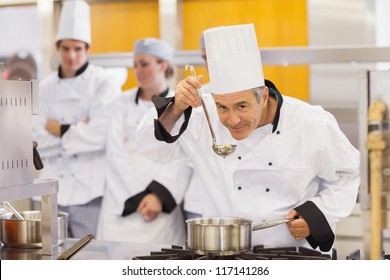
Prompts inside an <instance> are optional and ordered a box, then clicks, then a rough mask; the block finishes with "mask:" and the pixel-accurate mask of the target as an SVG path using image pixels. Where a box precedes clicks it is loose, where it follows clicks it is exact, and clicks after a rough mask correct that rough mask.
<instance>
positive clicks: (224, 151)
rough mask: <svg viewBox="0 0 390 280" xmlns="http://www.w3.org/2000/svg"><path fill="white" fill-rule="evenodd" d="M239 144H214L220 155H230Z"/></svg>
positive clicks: (214, 148) (216, 151)
mask: <svg viewBox="0 0 390 280" xmlns="http://www.w3.org/2000/svg"><path fill="white" fill-rule="evenodd" d="M236 148H237V145H213V150H214V152H215V153H216V154H217V155H219V156H223V157H226V156H229V155H231V154H232V153H234V152H235V151H236Z"/></svg>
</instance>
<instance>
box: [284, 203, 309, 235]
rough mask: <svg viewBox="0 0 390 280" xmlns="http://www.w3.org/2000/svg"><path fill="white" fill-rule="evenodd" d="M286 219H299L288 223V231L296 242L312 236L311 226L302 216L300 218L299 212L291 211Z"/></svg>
mask: <svg viewBox="0 0 390 280" xmlns="http://www.w3.org/2000/svg"><path fill="white" fill-rule="evenodd" d="M284 218H285V219H294V218H297V219H296V220H294V221H291V222H288V223H287V226H288V229H289V230H290V233H291V235H292V236H293V237H294V238H295V240H302V239H305V238H306V237H308V236H309V235H310V229H309V225H308V224H307V223H306V221H305V220H304V219H303V218H302V217H301V216H299V214H298V212H297V211H295V210H291V211H290V212H289V213H288V214H287V215H286V216H285V217H284Z"/></svg>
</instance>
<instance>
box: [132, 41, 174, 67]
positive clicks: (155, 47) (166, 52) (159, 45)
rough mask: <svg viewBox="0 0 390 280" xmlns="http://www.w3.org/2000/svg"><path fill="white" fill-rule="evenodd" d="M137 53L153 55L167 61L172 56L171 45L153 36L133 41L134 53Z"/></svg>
mask: <svg viewBox="0 0 390 280" xmlns="http://www.w3.org/2000/svg"><path fill="white" fill-rule="evenodd" d="M138 53H143V54H149V55H153V56H155V57H158V58H161V59H163V60H167V61H171V60H172V58H173V49H172V47H171V46H170V45H169V44H168V43H166V42H164V41H162V40H159V39H156V38H153V37H149V38H145V39H141V40H138V41H136V42H135V49H134V54H138Z"/></svg>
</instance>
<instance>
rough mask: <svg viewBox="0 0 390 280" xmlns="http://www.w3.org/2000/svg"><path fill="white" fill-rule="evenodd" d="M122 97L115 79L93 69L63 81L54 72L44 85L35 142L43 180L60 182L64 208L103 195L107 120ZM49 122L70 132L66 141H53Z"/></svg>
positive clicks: (65, 137)
mask: <svg viewBox="0 0 390 280" xmlns="http://www.w3.org/2000/svg"><path fill="white" fill-rule="evenodd" d="M120 92H121V88H120V86H119V84H118V83H117V82H116V80H115V79H113V78H112V77H110V76H108V74H107V73H106V72H105V70H104V69H103V68H102V67H99V66H94V65H91V64H89V65H88V67H87V68H86V70H85V71H84V72H83V73H81V74H80V75H78V76H76V77H73V78H66V79H61V78H59V76H58V72H57V71H55V72H53V73H52V74H50V75H49V76H48V77H47V78H45V79H43V80H42V81H41V82H40V84H39V114H38V115H37V116H35V117H34V125H33V139H34V140H35V141H37V142H38V148H37V149H38V151H39V153H40V156H41V158H42V161H43V164H44V168H43V169H42V170H41V171H40V174H39V177H40V178H43V179H57V180H59V193H58V196H57V197H58V204H59V205H61V206H71V205H82V204H85V203H87V202H89V201H91V200H93V199H95V198H97V197H100V196H102V195H103V189H104V182H105V172H104V170H105V166H104V165H105V162H104V156H105V143H106V142H105V140H106V129H107V121H108V119H109V116H110V114H111V108H112V102H113V99H114V97H115V96H116V95H118V94H119V93H120ZM49 119H52V120H56V121H58V122H60V123H61V124H67V125H70V127H69V129H68V130H67V131H66V132H65V133H64V134H63V136H62V137H56V136H53V135H52V134H50V133H49V132H48V131H46V129H45V124H46V122H47V120H49ZM85 120H88V122H85Z"/></svg>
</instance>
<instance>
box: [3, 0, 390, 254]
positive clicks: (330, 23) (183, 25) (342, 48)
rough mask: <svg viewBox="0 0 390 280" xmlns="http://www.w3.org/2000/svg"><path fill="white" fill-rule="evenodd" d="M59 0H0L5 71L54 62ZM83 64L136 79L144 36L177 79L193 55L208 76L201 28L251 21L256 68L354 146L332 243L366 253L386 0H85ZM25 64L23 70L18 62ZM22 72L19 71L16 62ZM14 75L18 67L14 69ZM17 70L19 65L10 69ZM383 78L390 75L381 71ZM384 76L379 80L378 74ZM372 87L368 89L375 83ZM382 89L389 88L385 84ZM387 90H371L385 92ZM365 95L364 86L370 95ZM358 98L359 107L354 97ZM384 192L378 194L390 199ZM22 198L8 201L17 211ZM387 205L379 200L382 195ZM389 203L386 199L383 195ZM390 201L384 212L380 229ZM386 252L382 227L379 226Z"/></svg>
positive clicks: (388, 55)
mask: <svg viewBox="0 0 390 280" xmlns="http://www.w3.org/2000/svg"><path fill="white" fill-rule="evenodd" d="M62 2H63V1H55V0H54V1H53V0H38V1H18V0H10V1H7V0H5V1H1V0H0V62H5V66H6V73H7V75H8V76H10V75H11V74H13V72H12V70H13V68H12V67H11V66H12V65H15V64H16V65H19V66H20V65H21V64H20V63H19V64H18V63H17V62H15V60H18V59H20V60H21V61H23V63H25V65H26V66H24V68H23V69H24V70H25V73H23V74H24V75H31V77H32V78H37V79H40V78H42V77H44V76H46V75H47V74H48V73H49V72H51V71H52V69H53V68H55V67H57V63H56V62H57V61H58V60H57V58H56V54H55V46H54V44H53V42H54V38H55V33H56V30H57V22H58V17H59V12H60V9H61V5H62ZM87 2H89V3H90V5H91V21H92V49H91V52H92V55H91V59H90V60H91V62H93V63H96V64H101V65H103V66H105V67H108V68H111V69H112V71H116V72H117V73H118V77H122V79H123V89H128V88H131V87H133V86H135V84H136V82H135V79H134V74H133V70H132V51H133V43H134V41H135V40H136V39H139V38H142V37H146V36H152V37H160V38H162V39H164V40H166V41H168V42H169V43H171V44H172V45H173V46H174V47H175V50H176V53H175V60H174V61H176V77H175V79H174V80H173V81H172V84H174V83H175V81H176V80H177V79H179V78H180V77H182V76H183V75H184V70H183V65H184V64H185V63H188V62H192V63H193V64H195V65H196V66H197V69H196V71H197V72H198V73H201V74H204V75H206V77H207V71H206V69H205V68H204V66H203V62H202V59H201V56H200V51H199V48H200V45H199V36H200V34H201V32H202V31H203V30H204V29H206V28H209V27H213V26H218V25H232V24H242V23H254V24H255V28H256V32H257V37H258V40H259V44H260V45H259V47H260V49H261V50H262V57H263V62H264V72H265V77H266V78H267V79H270V80H272V81H273V82H274V83H275V84H276V85H277V87H278V88H279V89H280V91H281V92H282V93H284V94H286V95H291V96H295V97H298V98H300V99H303V100H306V101H308V102H310V103H312V104H319V105H321V106H323V107H324V108H325V109H327V110H329V111H330V112H332V113H333V114H334V115H335V117H336V118H337V120H338V121H339V124H340V126H341V128H342V130H343V131H344V132H345V134H346V135H347V136H348V138H349V139H350V141H351V142H352V144H353V145H355V147H357V148H359V149H360V151H361V152H362V159H363V160H364V162H363V163H362V173H363V181H362V187H361V193H360V196H359V201H358V203H357V205H356V208H355V210H354V212H353V213H352V215H351V217H349V218H347V219H345V220H344V221H342V222H341V223H340V224H339V226H338V228H337V238H336V245H335V247H336V248H337V249H338V253H339V255H340V257H341V258H342V257H343V255H345V254H347V253H349V252H351V251H352V250H354V249H361V250H365V251H366V252H367V251H369V246H370V234H369V233H370V202H369V188H368V182H367V181H368V177H369V176H368V175H367V172H368V171H367V170H368V168H367V166H368V163H367V150H366V148H365V142H366V137H367V118H366V114H365V113H366V111H367V104H368V103H369V102H370V100H369V95H370V89H371V90H372V89H373V88H370V87H369V86H367V85H368V84H369V83H368V75H367V71H374V70H375V71H376V70H385V71H387V70H388V69H389V64H388V62H390V47H388V46H390V30H389V28H388V26H389V21H390V19H389V17H388V14H389V12H390V2H389V1H387V0H374V1H372V0H127V1H126V0H122V1H121V0H111V1H108V0H95V1H93V0H90V1H87ZM26 69H27V70H26ZM19 71H21V70H19ZM19 74H20V73H19ZM15 75H17V73H16V74H15ZM389 77H390V76H389ZM384 79H385V78H384ZM374 88H375V87H374ZM387 89H388V90H390V88H387ZM387 89H386V88H385V89H382V90H383V92H380V93H379V97H380V96H382V95H383V94H386V93H387V92H386V90H387ZM372 94H373V93H371V96H372ZM362 104H363V105H362ZM388 200H389V199H388V193H386V194H384V201H385V202H386V201H388ZM29 203H30V202H29V200H26V201H15V202H13V204H14V205H15V206H16V207H17V208H18V209H20V210H23V209H29V208H30V204H29ZM385 205H386V203H385ZM387 205H389V203H387ZM388 210H389V208H387V209H386V206H385V209H384V210H383V215H384V228H388V227H389V226H388V224H389V222H387V221H388V220H389V218H388V217H389V215H387V213H388ZM383 243H384V249H385V250H387V251H389V250H390V234H389V230H388V229H385V230H384V231H383Z"/></svg>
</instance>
